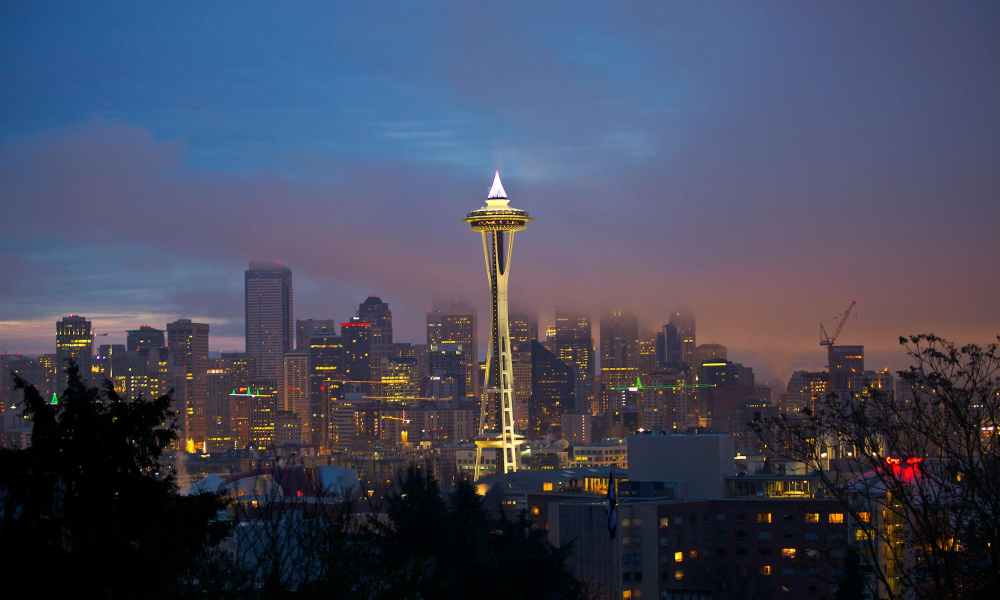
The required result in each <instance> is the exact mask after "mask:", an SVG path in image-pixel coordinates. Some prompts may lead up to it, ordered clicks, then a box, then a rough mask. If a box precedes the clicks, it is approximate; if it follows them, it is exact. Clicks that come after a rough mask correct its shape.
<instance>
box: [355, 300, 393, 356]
mask: <svg viewBox="0 0 1000 600" xmlns="http://www.w3.org/2000/svg"><path fill="white" fill-rule="evenodd" d="M358 318H360V319H361V320H362V321H367V322H368V323H371V324H372V327H371V344H372V346H378V345H381V344H391V343H392V311H391V310H389V305H388V304H387V303H385V302H382V299H381V298H378V297H375V296H368V298H366V299H365V301H364V302H362V303H361V305H360V306H358Z"/></svg>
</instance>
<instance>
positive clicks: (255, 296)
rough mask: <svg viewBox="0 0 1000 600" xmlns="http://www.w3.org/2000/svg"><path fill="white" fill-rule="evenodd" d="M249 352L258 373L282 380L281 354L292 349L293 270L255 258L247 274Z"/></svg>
mask: <svg viewBox="0 0 1000 600" xmlns="http://www.w3.org/2000/svg"><path fill="white" fill-rule="evenodd" d="M245 276H246V277H245V280H244V281H245V289H244V291H245V296H244V299H245V307H246V352H247V354H249V355H250V356H252V357H254V360H255V361H256V363H257V374H258V375H259V376H261V377H266V378H268V379H270V380H272V381H273V382H274V383H275V385H277V382H278V381H279V380H280V379H281V357H282V356H283V355H284V354H285V352H288V351H290V350H291V349H292V335H293V333H292V271H291V270H290V269H289V268H288V267H286V266H283V265H280V264H277V263H267V262H258V261H253V262H251V263H250V268H249V269H247V271H246V273H245Z"/></svg>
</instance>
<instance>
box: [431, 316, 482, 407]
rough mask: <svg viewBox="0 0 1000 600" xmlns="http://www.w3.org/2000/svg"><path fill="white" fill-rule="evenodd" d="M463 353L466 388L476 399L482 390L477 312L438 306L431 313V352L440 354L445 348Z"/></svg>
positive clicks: (464, 385)
mask: <svg viewBox="0 0 1000 600" xmlns="http://www.w3.org/2000/svg"><path fill="white" fill-rule="evenodd" d="M445 346H446V347H448V348H449V350H453V349H456V348H457V349H458V350H460V351H461V352H462V370H463V372H464V373H465V381H464V383H463V384H462V389H463V390H465V395H466V397H468V398H476V397H477V396H476V394H477V392H478V390H479V353H478V349H477V346H476V313H475V312H474V311H472V310H471V309H469V308H468V307H464V306H451V307H441V306H435V307H434V309H433V310H432V311H431V312H429V313H427V349H428V351H430V352H436V351H438V350H440V349H441V348H442V347H445Z"/></svg>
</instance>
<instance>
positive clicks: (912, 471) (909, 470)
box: [885, 456, 924, 483]
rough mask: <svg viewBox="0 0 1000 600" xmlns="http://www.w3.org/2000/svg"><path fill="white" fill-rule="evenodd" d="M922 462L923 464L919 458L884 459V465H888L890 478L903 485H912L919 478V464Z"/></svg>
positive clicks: (892, 457)
mask: <svg viewBox="0 0 1000 600" xmlns="http://www.w3.org/2000/svg"><path fill="white" fill-rule="evenodd" d="M922 462H924V459H923V457H920V456H910V457H908V458H897V457H894V456H887V457H885V463H886V464H887V465H889V470H890V471H892V476H893V477H895V478H896V479H898V480H900V481H902V482H903V483H912V482H913V481H914V480H915V479H916V478H917V477H919V476H920V464H921V463H922Z"/></svg>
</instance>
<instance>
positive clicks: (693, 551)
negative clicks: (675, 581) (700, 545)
mask: <svg viewBox="0 0 1000 600" xmlns="http://www.w3.org/2000/svg"><path fill="white" fill-rule="evenodd" d="M688 556H690V557H691V558H698V550H697V549H694V548H692V549H691V550H689V551H688Z"/></svg>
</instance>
